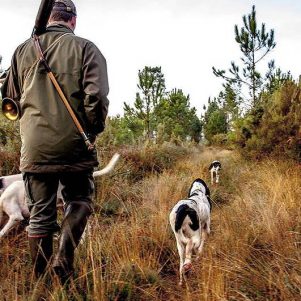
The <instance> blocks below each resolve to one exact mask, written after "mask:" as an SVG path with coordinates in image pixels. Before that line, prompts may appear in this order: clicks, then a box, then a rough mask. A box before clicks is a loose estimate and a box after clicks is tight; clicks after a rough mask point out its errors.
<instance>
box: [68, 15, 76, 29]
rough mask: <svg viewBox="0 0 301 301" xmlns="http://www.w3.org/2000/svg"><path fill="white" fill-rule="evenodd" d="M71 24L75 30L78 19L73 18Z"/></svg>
mask: <svg viewBox="0 0 301 301" xmlns="http://www.w3.org/2000/svg"><path fill="white" fill-rule="evenodd" d="M69 22H70V25H71V26H72V29H73V30H74V29H75V27H76V17H75V16H73V17H72V18H71V20H70V21H69Z"/></svg>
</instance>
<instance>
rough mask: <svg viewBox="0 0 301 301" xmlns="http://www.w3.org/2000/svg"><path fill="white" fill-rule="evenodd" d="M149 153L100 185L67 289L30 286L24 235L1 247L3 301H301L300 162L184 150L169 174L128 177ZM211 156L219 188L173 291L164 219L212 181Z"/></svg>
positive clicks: (171, 249) (172, 257) (174, 260)
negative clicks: (199, 245)
mask: <svg viewBox="0 0 301 301" xmlns="http://www.w3.org/2000/svg"><path fill="white" fill-rule="evenodd" d="M124 155H125V154H124ZM150 156H151V154H147V153H143V154H140V156H136V155H135V156H132V157H131V156H130V155H129V154H127V156H124V157H126V158H127V161H123V162H121V163H120V164H119V169H118V170H117V173H118V175H116V176H114V177H110V178H109V177H107V178H103V179H101V181H100V182H99V183H98V189H97V200H96V206H95V214H94V216H93V218H92V219H91V224H92V231H91V233H90V238H89V240H87V241H86V242H85V243H84V244H83V245H81V246H80V247H79V249H78V251H77V257H76V270H77V274H76V278H75V280H74V282H73V283H72V285H71V287H70V288H69V289H68V290H65V289H62V288H61V287H60V286H59V285H57V284H55V283H54V284H52V285H50V284H48V285H47V284H45V283H43V282H42V281H41V282H40V283H35V282H33V281H32V275H31V264H30V258H29V254H28V248H27V242H26V237H25V234H24V232H19V234H18V235H16V236H12V235H11V236H10V237H9V238H8V239H6V240H4V241H1V242H0V243H1V245H0V262H1V270H0V276H1V284H0V300H38V299H39V298H40V300H43V299H41V298H44V299H45V300H187V301H188V300H204V301H205V300H206V301H209V300H210V301H211V300H212V301H213V300H300V298H301V260H300V259H301V258H300V257H301V252H300V243H301V237H300V228H301V218H300V216H301V215H300V210H301V209H300V206H299V196H300V195H301V177H300V176H301V169H300V167H299V166H297V165H296V164H294V163H293V162H283V161H282V162H281V161H279V162H278V161H274V160H268V159H266V160H264V161H262V162H260V163H259V162H248V161H245V160H243V158H241V157H239V156H238V155H235V154H234V153H232V152H229V151H225V150H216V149H206V150H204V151H194V152H190V153H188V152H186V153H185V156H184V155H183V153H182V155H181V156H180V159H178V160H176V157H175V158H174V159H173V160H172V161H171V162H172V164H170V162H168V168H163V166H164V164H163V163H164V162H163V163H162V160H159V161H158V162H160V164H162V165H161V166H160V170H156V169H153V168H146V169H145V170H144V171H145V172H147V177H140V178H139V180H138V179H137V178H135V177H133V176H132V175H131V170H132V171H137V170H140V171H141V168H140V166H141V165H142V166H143V164H144V163H143V162H148V163H145V164H148V165H147V166H150V162H149V160H152V162H154V160H155V159H153V158H154V157H150ZM131 158H136V159H135V160H136V162H138V163H139V168H138V169H137V166H136V167H135V166H133V165H132V162H134V160H133V159H131ZM138 159H139V160H138ZM213 159H219V160H221V162H222V165H223V170H222V174H221V183H220V185H219V186H216V185H214V186H211V185H209V186H210V189H211V192H212V198H213V201H214V208H213V212H212V235H211V237H210V238H209V240H208V242H207V243H206V245H205V251H204V254H203V257H202V259H201V261H200V262H198V263H196V264H195V267H194V273H193V275H192V276H191V277H190V278H189V282H188V283H187V284H186V285H184V286H183V287H182V288H180V287H178V286H177V282H178V261H179V260H178V254H177V251H176V246H175V239H174V237H173V235H172V233H171V230H170V227H169V224H168V214H169V211H170V209H171V207H172V206H173V205H174V204H175V202H177V201H178V200H179V199H181V198H183V197H186V194H187V191H188V188H189V186H190V183H191V181H192V180H193V179H194V178H196V177H201V178H203V179H205V181H207V182H208V183H209V174H208V165H209V163H210V162H211V161H212V160H213ZM169 161H170V160H169ZM129 162H130V163H129ZM175 162H176V163H175ZM129 166H131V168H129ZM142 170H143V168H142ZM158 172H159V173H158ZM125 175H126V176H125Z"/></svg>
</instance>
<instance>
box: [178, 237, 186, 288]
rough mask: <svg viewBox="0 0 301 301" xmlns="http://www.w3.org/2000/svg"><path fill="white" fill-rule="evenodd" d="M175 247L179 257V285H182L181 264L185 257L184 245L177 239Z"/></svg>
mask: <svg viewBox="0 0 301 301" xmlns="http://www.w3.org/2000/svg"><path fill="white" fill-rule="evenodd" d="M177 248H178V252H179V257H180V269H179V273H180V282H179V285H182V283H183V265H184V259H185V247H184V245H183V244H182V243H181V242H180V241H179V240H178V239H177Z"/></svg>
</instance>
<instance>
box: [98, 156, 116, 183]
mask: <svg viewBox="0 0 301 301" xmlns="http://www.w3.org/2000/svg"><path fill="white" fill-rule="evenodd" d="M119 158H120V155H119V154H118V153H115V154H114V156H113V157H112V159H111V160H110V162H109V163H108V165H107V166H106V167H104V168H103V169H101V170H98V171H94V172H93V177H94V178H97V177H99V176H102V175H105V174H107V173H109V172H111V171H112V170H113V169H114V167H115V165H116V163H117V161H118V160H119Z"/></svg>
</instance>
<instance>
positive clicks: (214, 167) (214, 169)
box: [209, 160, 222, 184]
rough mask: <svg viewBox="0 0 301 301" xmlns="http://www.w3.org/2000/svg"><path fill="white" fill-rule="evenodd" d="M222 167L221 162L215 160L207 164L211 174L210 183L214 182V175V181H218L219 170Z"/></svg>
mask: <svg viewBox="0 0 301 301" xmlns="http://www.w3.org/2000/svg"><path fill="white" fill-rule="evenodd" d="M221 169H222V164H221V162H219V161H217V160H215V161H213V162H212V163H211V164H210V166H209V171H210V174H211V184H213V183H214V175H215V183H216V184H218V182H219V171H220V170H221Z"/></svg>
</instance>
